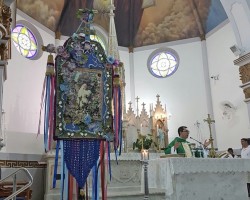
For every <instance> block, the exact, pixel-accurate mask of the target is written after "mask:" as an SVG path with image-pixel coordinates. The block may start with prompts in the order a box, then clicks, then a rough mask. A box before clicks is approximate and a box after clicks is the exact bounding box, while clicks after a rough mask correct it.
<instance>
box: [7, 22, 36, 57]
mask: <svg viewBox="0 0 250 200" xmlns="http://www.w3.org/2000/svg"><path fill="white" fill-rule="evenodd" d="M11 39H12V41H13V43H14V45H15V47H16V48H17V50H18V51H19V52H20V54H21V55H22V56H24V57H26V58H29V59H31V58H33V57H34V56H35V55H36V54H37V51H38V49H37V47H38V44H37V40H36V38H35V36H34V34H33V33H32V32H31V30H30V29H28V28H27V27H25V26H24V25H21V24H18V25H16V27H15V28H14V29H13V31H12V33H11Z"/></svg>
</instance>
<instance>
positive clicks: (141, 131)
mask: <svg viewBox="0 0 250 200" xmlns="http://www.w3.org/2000/svg"><path fill="white" fill-rule="evenodd" d="M140 132H141V135H142V124H141V128H140Z"/></svg>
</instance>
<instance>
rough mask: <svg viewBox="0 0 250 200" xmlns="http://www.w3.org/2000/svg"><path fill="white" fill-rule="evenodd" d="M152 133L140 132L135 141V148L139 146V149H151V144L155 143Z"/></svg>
mask: <svg viewBox="0 0 250 200" xmlns="http://www.w3.org/2000/svg"><path fill="white" fill-rule="evenodd" d="M152 137H153V135H152V134H147V135H141V134H139V138H137V140H136V142H134V143H133V150H134V149H135V148H138V149H139V150H141V149H142V146H143V149H149V148H150V147H151V144H152V143H153V139H152Z"/></svg>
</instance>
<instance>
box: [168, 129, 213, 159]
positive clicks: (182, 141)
mask: <svg viewBox="0 0 250 200" xmlns="http://www.w3.org/2000/svg"><path fill="white" fill-rule="evenodd" d="M178 134H179V137H176V138H175V139H174V140H173V141H172V142H171V143H170V144H169V145H168V146H167V147H166V148H165V149H164V152H165V154H185V157H187V158H190V157H192V151H191V148H190V146H189V142H188V141H186V139H187V138H188V135H189V130H188V129H187V127H186V126H181V127H179V128H178ZM209 144H210V141H205V142H204V144H203V146H204V148H206V147H207V146H208V145H209Z"/></svg>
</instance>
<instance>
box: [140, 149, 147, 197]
mask: <svg viewBox="0 0 250 200" xmlns="http://www.w3.org/2000/svg"><path fill="white" fill-rule="evenodd" d="M148 160H149V152H148V150H147V149H143V148H142V150H141V161H142V163H143V168H144V199H149V190H148Z"/></svg>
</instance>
